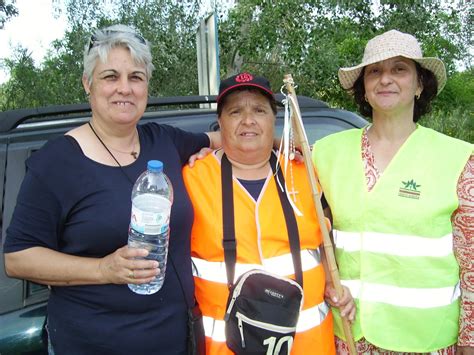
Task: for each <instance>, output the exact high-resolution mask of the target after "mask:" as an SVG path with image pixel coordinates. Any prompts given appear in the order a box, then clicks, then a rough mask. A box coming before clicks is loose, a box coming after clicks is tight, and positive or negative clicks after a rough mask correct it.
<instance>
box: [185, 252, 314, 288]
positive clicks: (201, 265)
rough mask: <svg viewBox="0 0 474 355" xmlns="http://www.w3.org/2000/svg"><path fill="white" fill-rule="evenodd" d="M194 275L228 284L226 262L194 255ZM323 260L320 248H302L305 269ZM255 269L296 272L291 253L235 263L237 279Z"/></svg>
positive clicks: (287, 274) (281, 274) (285, 273)
mask: <svg viewBox="0 0 474 355" xmlns="http://www.w3.org/2000/svg"><path fill="white" fill-rule="evenodd" d="M192 259H193V264H194V268H193V272H194V276H197V277H199V278H202V279H205V280H208V281H214V282H219V283H223V284H227V275H226V268H225V262H223V261H207V260H204V259H200V258H197V257H193V258H192ZM320 262H321V256H320V252H319V250H318V249H312V250H308V249H304V250H301V266H302V270H303V271H307V270H310V269H312V268H315V267H317V266H318V265H319V264H320ZM253 269H265V270H272V273H274V274H276V275H279V276H290V275H293V274H294V266H293V259H292V256H291V254H283V255H278V256H275V257H273V258H267V259H263V260H262V264H242V263H236V264H235V280H237V278H238V277H239V276H241V275H242V274H244V273H245V272H247V271H250V270H253ZM235 280H234V281H235Z"/></svg>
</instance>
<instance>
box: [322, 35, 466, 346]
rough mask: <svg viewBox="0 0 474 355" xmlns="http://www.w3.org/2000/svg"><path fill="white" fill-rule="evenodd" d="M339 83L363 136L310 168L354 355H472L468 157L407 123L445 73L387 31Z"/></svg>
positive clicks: (332, 146) (333, 145) (341, 137)
mask: <svg viewBox="0 0 474 355" xmlns="http://www.w3.org/2000/svg"><path fill="white" fill-rule="evenodd" d="M339 80H340V82H341V85H342V87H343V88H344V89H347V90H350V91H351V92H352V93H353V95H354V98H355V100H356V102H357V104H358V105H359V108H360V111H361V113H362V114H364V115H366V116H367V117H371V118H372V124H371V125H368V126H367V127H365V128H363V129H354V130H349V131H345V132H341V133H338V134H334V135H331V136H328V137H326V138H324V139H322V140H320V141H318V142H317V143H316V144H315V146H314V149H313V159H314V162H315V164H316V167H317V170H318V175H319V178H320V182H321V185H322V187H323V190H324V194H325V196H326V199H327V201H328V203H329V205H330V207H331V211H332V215H333V225H334V239H335V245H336V258H337V261H338V265H339V268H340V276H341V282H342V283H343V285H346V286H348V287H349V288H350V290H351V293H352V295H353V296H354V297H355V299H356V303H357V314H356V320H355V323H354V324H353V333H354V338H355V340H356V341H357V344H356V345H357V350H358V352H359V353H361V354H382V353H383V354H387V353H390V354H392V353H432V354H455V353H457V354H473V353H474V348H473V347H474V332H473V329H474V320H473V316H472V307H473V306H472V305H473V304H474V298H473V293H472V292H473V291H474V285H473V275H474V274H473V266H472V255H473V250H472V249H473V243H472V238H473V235H474V233H473V232H474V226H473V224H472V223H469V221H472V220H473V218H474V215H473V211H474V186H473V184H474V182H473V181H474V180H473V178H474V158H473V155H472V152H473V146H472V145H471V144H469V143H467V142H463V141H460V140H457V139H454V138H451V137H447V136H445V135H443V134H440V133H438V132H435V131H433V130H431V129H427V128H424V127H423V126H421V125H419V124H418V123H417V121H418V119H419V118H420V117H421V116H422V115H423V114H424V113H426V112H428V110H429V104H430V102H431V100H432V99H433V98H434V97H435V96H436V95H437V94H438V93H439V92H440V91H441V90H442V89H443V87H444V84H445V82H446V72H445V68H444V64H443V62H442V61H441V60H439V59H437V58H429V57H423V55H422V52H421V48H420V45H419V43H418V41H417V40H416V38H415V37H413V36H411V35H409V34H406V33H402V32H399V31H396V30H392V31H388V32H385V33H383V34H381V35H379V36H376V37H374V38H373V39H371V40H370V41H369V42H368V44H367V46H366V48H365V52H364V57H363V60H362V63H361V64H359V65H357V66H354V67H351V68H341V69H340V70H339ZM453 245H454V246H453ZM334 314H335V316H334V318H335V325H336V327H335V333H336V336H337V337H338V338H337V340H336V348H337V350H338V352H339V353H341V354H346V353H348V349H347V346H346V344H345V343H344V341H343V339H344V338H343V332H342V331H341V328H340V323H341V322H340V317H339V315H338V312H337V310H336V311H335V312H334ZM459 325H460V327H459ZM456 345H457V346H456ZM456 348H457V349H456Z"/></svg>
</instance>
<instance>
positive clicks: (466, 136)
mask: <svg viewBox="0 0 474 355" xmlns="http://www.w3.org/2000/svg"><path fill="white" fill-rule="evenodd" d="M419 123H420V124H421V125H423V126H425V127H429V128H432V129H434V130H436V131H438V132H441V133H444V134H446V135H448V136H451V137H454V138H458V139H461V140H463V141H466V142H469V143H471V144H472V143H474V113H473V112H472V111H470V110H466V109H455V110H453V111H449V112H443V111H432V112H431V113H429V114H427V115H425V116H423V117H422V118H421V119H420V121H419Z"/></svg>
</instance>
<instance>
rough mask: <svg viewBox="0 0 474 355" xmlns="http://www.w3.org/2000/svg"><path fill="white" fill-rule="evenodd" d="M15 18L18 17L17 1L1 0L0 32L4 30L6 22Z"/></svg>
mask: <svg viewBox="0 0 474 355" xmlns="http://www.w3.org/2000/svg"><path fill="white" fill-rule="evenodd" d="M13 16H18V9H17V8H16V6H15V0H11V1H7V0H0V30H2V29H3V28H4V26H5V22H7V21H8V20H9V19H10V18H12V17H13Z"/></svg>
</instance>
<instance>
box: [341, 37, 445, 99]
mask: <svg viewBox="0 0 474 355" xmlns="http://www.w3.org/2000/svg"><path fill="white" fill-rule="evenodd" d="M398 56H402V57H405V58H410V59H412V60H414V61H415V62H417V63H419V64H420V65H421V66H422V67H423V68H425V69H428V70H429V71H431V72H432V73H433V74H434V75H435V77H436V79H437V81H438V94H439V93H440V92H441V90H443V87H444V85H445V84H446V69H445V67H444V63H443V62H442V61H441V60H440V59H438V58H434V57H425V58H423V53H422V52H421V47H420V44H419V43H418V41H417V39H416V38H415V37H413V36H412V35H410V34H408V33H403V32H400V31H397V30H390V31H387V32H385V33H382V34H381V35H378V36H375V37H374V38H372V39H371V40H370V41H369V42H367V45H366V46H365V50H364V57H363V58H362V63H360V64H359V65H356V66H354V67H350V68H340V69H339V73H338V74H339V81H340V83H341V85H342V87H343V88H344V89H350V88H352V86H353V85H354V82H355V81H356V80H357V78H358V77H359V75H360V72H361V71H362V68H363V67H365V66H366V65H369V64H373V63H377V62H380V61H382V60H385V59H389V58H393V57H398Z"/></svg>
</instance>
